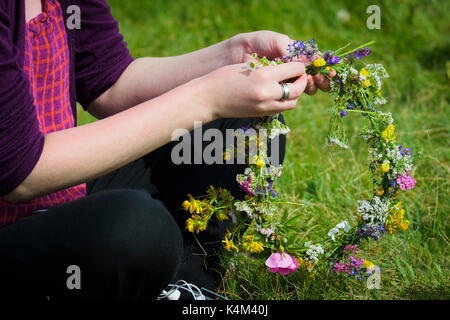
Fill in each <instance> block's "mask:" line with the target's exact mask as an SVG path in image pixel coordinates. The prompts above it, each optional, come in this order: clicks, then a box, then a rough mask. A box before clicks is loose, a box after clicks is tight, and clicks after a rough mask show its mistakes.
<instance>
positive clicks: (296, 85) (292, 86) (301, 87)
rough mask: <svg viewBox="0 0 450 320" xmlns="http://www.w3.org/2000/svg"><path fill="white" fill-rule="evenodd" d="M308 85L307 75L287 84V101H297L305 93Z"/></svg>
mask: <svg viewBox="0 0 450 320" xmlns="http://www.w3.org/2000/svg"><path fill="white" fill-rule="evenodd" d="M307 83H308V75H307V74H306V73H305V74H302V75H301V76H300V77H299V78H298V79H297V80H296V81H295V82H293V83H288V86H289V99H297V98H298V97H299V96H300V95H301V94H302V93H303V92H305V89H306V85H307Z"/></svg>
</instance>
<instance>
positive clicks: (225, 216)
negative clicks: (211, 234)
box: [217, 211, 228, 221]
mask: <svg viewBox="0 0 450 320" xmlns="http://www.w3.org/2000/svg"><path fill="white" fill-rule="evenodd" d="M217 220H219V221H223V220H228V216H227V215H226V214H225V213H223V211H220V212H219V213H218V215H217Z"/></svg>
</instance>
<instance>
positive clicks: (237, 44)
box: [230, 31, 330, 95]
mask: <svg viewBox="0 0 450 320" xmlns="http://www.w3.org/2000/svg"><path fill="white" fill-rule="evenodd" d="M230 41H231V43H232V48H233V49H232V50H233V52H232V61H233V63H242V62H248V61H250V60H252V53H257V54H258V56H260V57H263V56H266V57H267V58H269V59H275V58H281V57H283V56H285V55H287V53H288V52H287V47H288V45H289V44H290V43H292V42H293V40H292V39H290V38H289V37H288V36H287V35H285V34H281V33H277V32H273V31H256V32H250V33H241V34H238V35H236V36H234V37H233V38H231V39H230ZM302 61H303V62H304V63H305V64H308V63H309V62H307V60H306V59H303V60H302ZM317 88H319V89H320V90H322V91H329V90H330V81H329V80H328V79H327V78H326V77H324V76H323V75H320V74H319V75H315V76H311V75H308V76H307V85H306V89H305V93H306V94H309V95H312V94H315V93H316V91H317Z"/></svg>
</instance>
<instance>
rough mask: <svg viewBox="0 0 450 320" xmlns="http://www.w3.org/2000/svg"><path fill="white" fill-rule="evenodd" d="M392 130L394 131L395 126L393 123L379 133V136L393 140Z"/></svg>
mask: <svg viewBox="0 0 450 320" xmlns="http://www.w3.org/2000/svg"><path fill="white" fill-rule="evenodd" d="M394 131H395V126H394V125H393V124H391V125H389V126H388V127H387V128H386V129H385V130H384V131H383V132H382V133H381V136H382V137H383V138H384V140H386V141H394V140H395V134H394Z"/></svg>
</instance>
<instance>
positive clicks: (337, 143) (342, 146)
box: [327, 138, 348, 149]
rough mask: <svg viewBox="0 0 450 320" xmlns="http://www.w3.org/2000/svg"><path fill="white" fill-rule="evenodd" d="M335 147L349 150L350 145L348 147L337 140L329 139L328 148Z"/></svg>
mask: <svg viewBox="0 0 450 320" xmlns="http://www.w3.org/2000/svg"><path fill="white" fill-rule="evenodd" d="M334 145H338V146H339V147H341V148H344V149H348V145H346V144H345V143H343V142H341V141H339V140H338V139H336V138H329V139H327V146H334Z"/></svg>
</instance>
